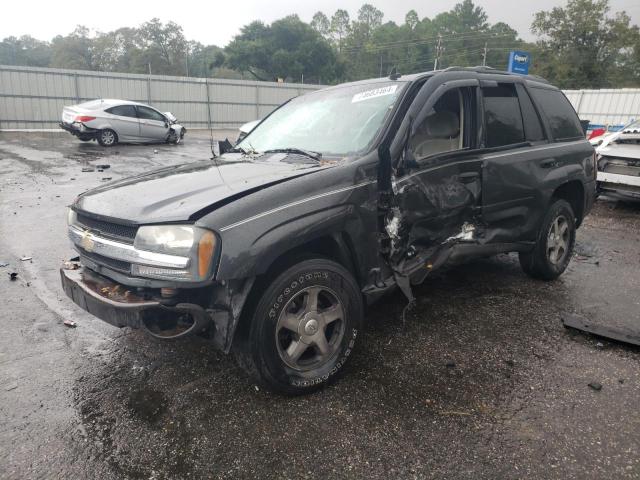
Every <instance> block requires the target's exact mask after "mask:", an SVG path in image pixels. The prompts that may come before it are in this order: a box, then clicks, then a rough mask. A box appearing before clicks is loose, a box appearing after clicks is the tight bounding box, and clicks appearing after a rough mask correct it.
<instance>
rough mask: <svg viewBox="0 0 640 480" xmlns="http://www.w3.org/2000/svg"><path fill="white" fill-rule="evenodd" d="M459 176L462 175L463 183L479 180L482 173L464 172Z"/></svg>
mask: <svg viewBox="0 0 640 480" xmlns="http://www.w3.org/2000/svg"><path fill="white" fill-rule="evenodd" d="M459 176H460V181H461V182H462V183H471V182H473V181H475V180H477V179H478V178H480V173H479V172H463V173H461V174H460V175H459Z"/></svg>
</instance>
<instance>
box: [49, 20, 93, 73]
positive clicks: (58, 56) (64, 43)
mask: <svg viewBox="0 0 640 480" xmlns="http://www.w3.org/2000/svg"><path fill="white" fill-rule="evenodd" d="M51 49H52V55H51V66H52V67H57V68H71V69H77V70H96V67H97V65H96V62H95V58H94V51H93V42H92V40H91V38H90V37H89V29H88V28H87V27H84V26H82V25H78V26H77V27H76V29H75V30H74V31H73V32H71V33H70V34H69V35H67V36H66V37H63V36H61V35H58V36H57V37H55V38H54V39H53V40H52V42H51Z"/></svg>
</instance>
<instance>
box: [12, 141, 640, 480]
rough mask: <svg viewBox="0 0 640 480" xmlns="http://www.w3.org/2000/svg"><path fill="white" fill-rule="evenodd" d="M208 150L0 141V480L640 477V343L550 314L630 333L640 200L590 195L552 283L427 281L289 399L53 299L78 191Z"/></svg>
mask: <svg viewBox="0 0 640 480" xmlns="http://www.w3.org/2000/svg"><path fill="white" fill-rule="evenodd" d="M225 135H230V136H233V135H234V133H233V132H216V136H217V137H218V138H223V137H224V136H225ZM154 150H157V153H154ZM207 154H208V133H205V132H189V133H188V134H187V137H186V139H185V143H184V144H182V145H178V146H173V145H158V146H135V145H131V146H118V147H115V148H113V149H107V150H105V149H102V148H101V147H99V146H97V145H95V144H93V143H91V144H82V143H80V142H78V141H77V140H75V139H72V138H71V137H70V136H67V135H61V134H57V133H55V134H54V133H51V134H16V133H0V165H1V168H0V215H1V217H0V218H1V219H2V220H1V223H0V264H4V263H8V264H9V265H8V266H4V267H0V284H1V285H2V292H3V295H2V298H3V308H2V313H1V314H0V315H1V318H2V323H1V326H2V328H3V335H1V336H0V365H1V368H0V419H1V420H0V478H11V479H14V478H15V479H18V478H106V479H109V478H114V479H115V478H118V479H121V478H158V479H160V478H171V479H176V478H199V477H206V478H256V477H259V478H345V477H347V478H476V479H482V478H487V479H496V478H563V479H573V478H575V479H586V478H598V479H603V478H611V479H623V478H640V411H639V409H638V399H639V398H640V369H639V368H638V362H639V360H640V347H634V346H628V345H624V344H621V343H616V342H612V341H608V340H606V339H602V338H597V337H593V336H590V335H586V334H582V333H579V332H576V331H570V330H566V329H564V328H563V326H562V324H561V321H560V318H561V316H562V314H563V313H566V312H573V313H577V314H580V315H583V316H585V317H587V318H589V319H591V320H592V321H594V322H598V323H602V324H604V325H610V326H618V327H621V326H622V327H626V328H629V329H632V328H633V329H635V330H636V331H638V330H640V295H639V293H640V290H639V288H638V285H639V284H640V269H639V268H638V266H639V265H640V205H639V204H632V203H623V202H616V201H612V200H607V199H601V200H599V201H598V203H597V204H596V206H595V208H594V211H593V212H592V213H591V215H590V216H589V217H588V218H587V219H586V221H585V224H584V225H583V227H582V228H581V229H580V230H579V232H578V241H577V249H576V255H575V256H574V258H573V260H572V262H571V264H570V266H569V269H568V271H567V272H566V273H565V274H564V275H563V276H562V277H561V278H560V279H559V280H557V281H555V282H551V283H544V282H538V281H534V280H531V279H529V278H528V277H526V276H524V274H523V273H522V272H521V271H520V268H519V265H518V261H517V257H515V256H513V255H501V256H498V257H495V258H491V259H485V260H479V261H475V262H472V263H469V264H466V265H462V266H458V267H455V268H450V269H448V270H447V271H443V272H439V273H437V274H435V275H433V276H432V277H430V278H428V280H427V281H426V282H425V283H424V284H423V285H422V286H420V287H419V288H417V289H416V292H415V293H416V295H417V297H418V304H417V307H416V308H414V309H413V310H412V311H411V312H410V313H409V314H408V315H407V318H406V322H404V323H403V321H402V318H401V312H402V309H403V307H404V305H405V300H404V298H403V297H402V295H400V294H392V295H389V296H388V297H386V298H384V299H383V300H382V301H381V302H379V303H378V304H376V305H375V307H373V308H371V309H370V310H369V311H368V312H367V314H366V318H367V321H368V328H367V329H366V332H365V334H364V335H363V336H362V337H361V338H360V339H359V344H358V346H357V350H356V352H355V353H354V355H353V357H352V360H351V361H350V363H349V364H348V365H347V367H346V368H345V371H344V372H343V375H342V378H341V379H340V380H339V381H338V382H337V383H335V384H334V385H332V386H331V387H329V388H327V389H324V390H322V391H320V392H318V393H315V394H313V395H310V396H307V397H301V398H285V397H280V396H276V395H273V394H270V393H268V392H263V391H262V390H260V389H258V388H257V387H256V386H255V385H253V384H252V383H251V382H250V379H249V378H248V377H247V376H246V375H245V374H244V372H243V371H242V370H240V369H239V368H238V367H236V365H235V363H234V361H233V359H232V358H230V357H227V356H225V355H223V354H220V353H218V352H215V351H213V350H212V349H210V348H209V347H208V345H207V344H206V342H205V341H204V340H200V339H190V340H185V341H181V342H175V343H156V342H154V341H152V340H151V339H149V338H146V337H145V336H143V335H141V334H140V333H139V332H136V331H131V330H128V329H124V330H118V329H115V328H113V327H111V326H109V325H107V324H105V323H103V322H101V321H99V320H97V319H95V318H94V317H92V316H90V315H88V314H86V313H85V312H83V311H82V310H80V309H78V308H77V307H76V306H75V305H73V304H72V303H71V302H70V301H69V300H68V299H67V298H66V297H65V296H64V294H63V292H62V291H61V288H60V282H59V274H58V268H59V265H60V263H61V261H63V260H64V259H66V258H69V257H70V256H73V252H72V250H71V248H70V246H69V242H68V241H67V239H66V232H65V206H66V205H68V204H69V203H71V201H72V200H73V198H74V197H75V195H77V194H78V193H79V192H81V191H84V190H86V189H88V188H91V187H93V186H95V185H98V184H101V183H102V182H103V181H106V180H103V179H104V178H107V177H111V178H113V179H114V180H115V179H118V178H121V177H123V176H128V175H130V174H133V173H137V172H140V171H145V170H149V169H151V168H154V167H158V166H163V165H171V164H177V163H182V162H189V161H194V160H197V159H201V158H203V157H205V156H206V155H207ZM103 163H108V164H110V165H111V168H109V169H108V170H105V171H104V172H97V171H96V172H86V173H84V172H82V171H81V170H82V167H84V166H87V165H95V164H103ZM24 257H32V259H31V260H25V261H21V260H20V259H21V258H24ZM10 272H17V273H18V277H17V279H16V281H10V280H9V276H8V275H7V274H8V273H10ZM65 319H70V320H73V321H75V322H77V324H78V327H77V328H75V329H72V328H67V327H65V326H64V325H63V324H62V322H63V320H65ZM594 382H596V383H599V384H601V385H602V388H601V390H594V389H593V388H591V387H589V383H594Z"/></svg>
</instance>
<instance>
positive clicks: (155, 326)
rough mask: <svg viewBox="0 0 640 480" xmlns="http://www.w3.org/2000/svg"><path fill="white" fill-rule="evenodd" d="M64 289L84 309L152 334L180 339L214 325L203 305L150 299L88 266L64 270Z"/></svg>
mask: <svg viewBox="0 0 640 480" xmlns="http://www.w3.org/2000/svg"><path fill="white" fill-rule="evenodd" d="M60 277H61V281H62V288H63V289H64V291H65V293H66V294H67V296H68V297H69V298H70V299H71V300H73V302H74V303H75V304H76V305H78V306H79V307H80V308H82V309H83V310H85V311H87V312H89V313H90V314H92V315H94V316H95V317H98V318H99V319H100V320H103V321H105V322H107V323H109V324H111V325H113V326H115V327H119V328H122V327H132V328H140V329H143V330H145V331H146V333H148V334H150V335H151V336H154V337H157V338H161V339H176V338H180V337H186V336H188V335H191V334H195V333H200V332H202V331H204V330H206V329H207V328H209V327H211V326H213V324H212V321H211V317H210V315H209V314H208V313H207V311H206V310H205V309H204V308H202V307H201V306H200V305H196V304H192V303H178V304H176V305H164V304H163V303H162V302H161V301H160V300H159V299H146V298H143V297H141V296H139V295H138V294H136V293H135V292H133V291H132V290H128V289H127V288H128V287H126V286H124V285H121V284H118V283H116V282H113V281H112V280H110V279H108V278H106V277H103V276H101V275H98V274H97V273H94V272H92V271H91V270H89V269H87V268H83V267H80V268H78V269H76V270H68V269H66V268H64V267H63V268H62V269H60Z"/></svg>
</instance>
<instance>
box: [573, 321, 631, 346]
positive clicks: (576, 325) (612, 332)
mask: <svg viewBox="0 0 640 480" xmlns="http://www.w3.org/2000/svg"><path fill="white" fill-rule="evenodd" d="M562 324H563V325H564V326H565V327H566V328H573V329H575V330H581V331H583V332H587V333H591V334H593V335H597V336H599V337H605V338H610V339H612V340H617V341H619V342H624V343H630V344H632V345H640V330H637V331H631V330H628V329H624V328H620V327H618V328H615V327H608V326H604V325H599V324H594V323H592V322H590V321H589V320H587V319H586V318H584V317H582V316H580V315H576V314H573V313H566V314H564V315H563V316H562ZM596 346H598V345H597V344H596Z"/></svg>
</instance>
